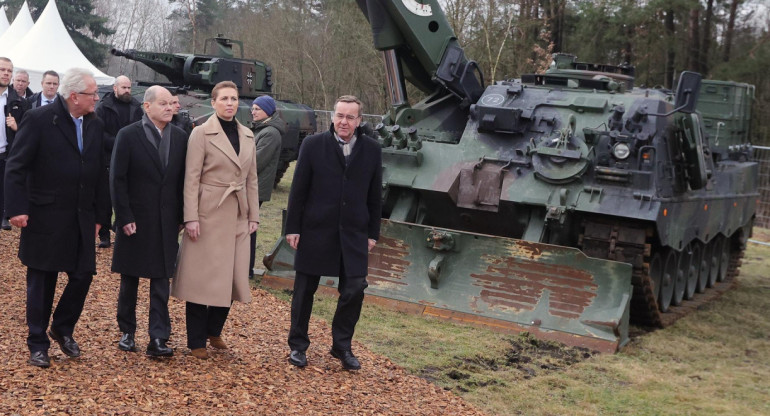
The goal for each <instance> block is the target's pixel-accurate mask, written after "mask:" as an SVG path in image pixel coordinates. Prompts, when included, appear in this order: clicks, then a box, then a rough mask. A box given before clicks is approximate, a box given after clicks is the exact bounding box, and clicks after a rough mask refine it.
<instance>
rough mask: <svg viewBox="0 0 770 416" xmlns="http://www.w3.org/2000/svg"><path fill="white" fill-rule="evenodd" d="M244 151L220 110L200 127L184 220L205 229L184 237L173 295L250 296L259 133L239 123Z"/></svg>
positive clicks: (197, 298) (202, 298)
mask: <svg viewBox="0 0 770 416" xmlns="http://www.w3.org/2000/svg"><path fill="white" fill-rule="evenodd" d="M238 138H239V140H240V147H241V149H240V154H238V155H236V154H235V149H233V146H232V145H231V144H230V141H229V140H228V139H227V135H225V132H224V131H223V130H222V126H221V124H220V123H219V120H218V119H217V117H216V116H215V115H212V116H211V117H209V119H208V120H207V121H206V122H205V123H203V124H202V125H201V126H200V127H196V128H195V129H194V130H193V132H192V134H191V135H190V141H189V143H188V145H187V162H186V171H185V179H184V221H185V223H186V222H189V221H199V223H200V235H199V236H198V239H197V241H192V240H191V239H190V237H189V236H188V235H187V233H184V236H183V237H182V244H181V247H180V253H179V261H178V265H177V270H176V277H175V278H174V279H172V285H171V295H172V296H174V297H176V298H178V299H182V300H184V301H188V302H194V303H198V304H201V305H209V306H230V304H231V303H232V301H239V302H244V303H245V302H249V301H251V292H250V290H249V278H248V275H249V273H248V268H249V225H248V223H249V221H259V199H258V195H259V190H258V185H257V157H256V148H255V146H254V134H253V133H252V132H251V130H249V129H248V128H246V127H244V126H243V125H241V124H240V123H239V124H238Z"/></svg>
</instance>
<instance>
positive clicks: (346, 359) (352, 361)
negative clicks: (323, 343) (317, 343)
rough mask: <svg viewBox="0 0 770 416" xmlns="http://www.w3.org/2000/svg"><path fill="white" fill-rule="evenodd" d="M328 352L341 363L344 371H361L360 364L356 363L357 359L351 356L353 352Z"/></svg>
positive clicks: (333, 350)
mask: <svg viewBox="0 0 770 416" xmlns="http://www.w3.org/2000/svg"><path fill="white" fill-rule="evenodd" d="M329 352H330V353H331V354H332V357H334V358H336V359H338V360H340V362H341V363H342V368H344V369H345V370H360V369H361V363H359V362H358V358H356V356H355V355H353V352H351V351H340V350H335V349H334V348H332V349H331V350H329Z"/></svg>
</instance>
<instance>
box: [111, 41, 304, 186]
mask: <svg viewBox="0 0 770 416" xmlns="http://www.w3.org/2000/svg"><path fill="white" fill-rule="evenodd" d="M233 46H238V47H239V49H240V58H235V57H234V52H233ZM207 50H213V52H212V53H211V54H206V51H207ZM110 52H111V53H112V54H113V55H115V56H122V57H125V58H127V59H131V60H134V61H137V62H141V63H143V64H145V65H147V66H148V67H150V69H152V70H154V71H155V72H157V73H159V74H161V75H164V76H165V77H166V78H168V80H169V84H158V83H152V82H139V86H140V87H148V86H151V85H164V86H166V87H167V88H169V89H171V90H174V91H176V92H177V94H178V96H179V102H180V104H181V105H182V111H180V114H181V115H182V116H183V117H189V118H190V120H191V121H192V122H193V124H194V125H200V124H202V123H203V122H205V121H206V120H207V119H208V117H209V116H210V115H211V114H213V113H214V110H213V108H212V107H211V95H210V93H211V89H212V88H213V87H214V85H216V84H217V83H218V82H221V81H232V82H234V83H235V85H237V86H238V95H239V97H240V98H241V103H240V105H239V107H238V112H237V114H236V118H237V119H238V121H240V122H241V123H242V124H244V125H246V126H250V125H251V103H252V101H253V100H254V98H256V97H258V96H260V95H271V94H272V88H273V81H272V69H271V68H270V66H268V65H267V64H265V63H264V62H261V61H257V60H251V59H244V58H243V43H242V42H240V41H236V40H231V39H227V38H224V37H222V36H221V35H220V36H219V37H216V38H210V39H207V40H206V43H205V48H204V52H203V54H202V55H194V54H182V53H179V54H168V53H158V52H147V51H136V50H133V49H130V50H127V51H121V50H117V49H112V50H111V51H110ZM134 93H135V94H136V95H139V96H140V97H139V100H140V101H141V95H143V94H144V88H136V89H135V91H134ZM275 104H276V109H277V110H278V112H279V113H280V115H281V118H282V119H283V120H284V121H285V122H286V126H287V129H286V133H285V134H284V135H283V137H282V148H281V158H280V163H279V164H278V172H277V173H276V177H275V183H276V184H278V182H279V181H280V180H281V177H283V174H284V172H286V169H287V168H288V167H289V163H291V162H292V161H294V160H297V155H298V154H299V146H300V144H301V143H302V139H304V138H305V136H307V135H310V134H313V133H315V131H316V119H315V112H314V111H313V110H312V109H311V108H310V107H308V106H306V105H303V104H296V103H293V102H290V101H282V100H276V102H275Z"/></svg>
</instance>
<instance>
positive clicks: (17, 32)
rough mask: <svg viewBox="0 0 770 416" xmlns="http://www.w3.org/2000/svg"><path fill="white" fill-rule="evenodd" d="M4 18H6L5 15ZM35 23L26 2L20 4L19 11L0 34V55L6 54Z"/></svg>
mask: <svg viewBox="0 0 770 416" xmlns="http://www.w3.org/2000/svg"><path fill="white" fill-rule="evenodd" d="M6 20H8V18H7V17H6ZM34 24H35V23H34V22H33V21H32V15H31V14H29V7H27V2H26V1H25V2H24V4H22V5H21V9H19V13H18V14H17V15H16V18H15V19H13V23H11V25H10V26H9V27H8V29H7V30H6V31H5V32H3V35H2V36H0V56H8V52H9V51H10V50H11V49H12V48H13V47H14V46H15V45H16V44H18V43H19V41H21V40H22V39H23V38H24V36H25V35H26V34H27V33H29V31H30V30H31V29H32V26H33V25H34Z"/></svg>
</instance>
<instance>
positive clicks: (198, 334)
mask: <svg viewBox="0 0 770 416" xmlns="http://www.w3.org/2000/svg"><path fill="white" fill-rule="evenodd" d="M229 313H230V308H229V307H223V306H207V305H201V304H198V303H192V302H187V303H186V308H185V319H186V320H187V348H189V349H191V350H194V349H196V348H206V339H207V338H208V337H218V336H220V335H222V328H224V327H225V321H227V314H229Z"/></svg>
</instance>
